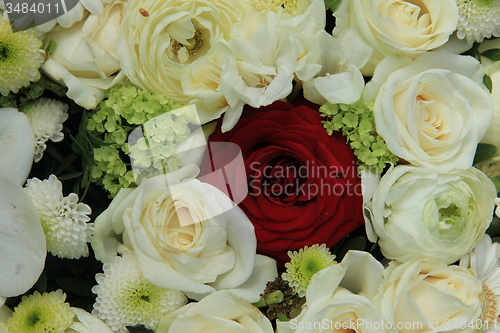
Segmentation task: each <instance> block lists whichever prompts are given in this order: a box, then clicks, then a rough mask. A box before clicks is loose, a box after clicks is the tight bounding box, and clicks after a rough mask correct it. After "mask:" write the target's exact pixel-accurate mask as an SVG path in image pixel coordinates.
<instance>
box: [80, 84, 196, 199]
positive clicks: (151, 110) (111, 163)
mask: <svg viewBox="0 0 500 333" xmlns="http://www.w3.org/2000/svg"><path fill="white" fill-rule="evenodd" d="M180 107H182V105H180V104H177V103H174V102H172V101H171V100H169V99H168V98H166V97H164V96H162V95H159V94H154V93H151V92H148V91H146V90H142V89H140V88H137V87H135V86H133V85H131V84H128V85H125V86H123V85H118V86H115V87H113V88H111V89H110V90H109V91H108V92H107V94H106V98H105V99H104V100H103V101H102V102H101V103H99V105H98V106H97V108H96V109H95V110H93V111H91V112H89V114H88V116H89V121H88V124H87V130H88V131H89V132H90V134H92V135H94V136H95V137H97V138H98V139H99V140H101V141H103V142H104V143H103V144H102V145H101V146H100V147H95V148H94V168H93V169H92V174H91V180H92V181H93V182H96V183H99V184H101V185H102V186H103V187H104V188H105V189H106V190H107V191H109V193H110V196H111V197H114V196H115V195H116V194H117V193H118V191H119V190H120V189H121V188H127V187H130V186H135V185H136V184H135V180H134V174H133V172H132V170H131V167H130V162H129V161H130V160H129V157H128V154H129V150H130V148H129V144H128V142H127V140H128V136H129V133H130V132H131V131H132V130H133V129H135V128H137V126H140V125H142V124H144V123H145V122H147V121H148V120H150V119H153V118H155V117H157V116H159V115H162V114H165V113H167V112H170V111H172V110H174V109H178V108H180ZM178 118H179V117H177V116H176V115H172V116H171V117H167V118H165V119H170V121H171V122H172V123H169V124H166V123H167V121H165V122H164V123H162V124H159V125H163V127H162V128H161V129H158V130H157V132H158V133H161V135H160V137H158V139H157V140H158V141H161V142H162V143H163V145H164V146H165V147H162V149H160V147H157V146H155V149H157V150H158V149H159V150H161V154H162V155H161V159H163V160H165V163H166V164H167V165H168V166H169V168H168V169H169V170H167V171H174V170H176V169H177V168H178V166H179V161H178V157H177V156H175V155H173V151H174V150H173V147H174V146H175V144H176V143H177V142H179V141H180V140H183V138H184V135H186V134H185V133H186V132H188V131H189V129H188V126H187V121H186V122H184V120H182V122H181V121H180V120H179V119H178ZM181 133H182V135H179V134H181ZM151 134H153V135H154V134H155V133H151ZM188 134H189V133H188ZM143 140H144V139H143ZM136 146H137V145H136ZM137 148H138V147H137ZM143 155H144V158H145V159H144V161H142V164H141V166H142V167H144V164H145V163H146V162H145V161H146V159H148V156H146V153H144V154H143ZM137 163H138V162H137V161H136V164H137ZM139 163H140V161H139Z"/></svg>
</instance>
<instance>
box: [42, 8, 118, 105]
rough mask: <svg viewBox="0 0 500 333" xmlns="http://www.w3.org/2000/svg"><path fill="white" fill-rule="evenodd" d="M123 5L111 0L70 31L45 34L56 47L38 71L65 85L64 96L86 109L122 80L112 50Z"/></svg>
mask: <svg viewBox="0 0 500 333" xmlns="http://www.w3.org/2000/svg"><path fill="white" fill-rule="evenodd" d="M126 5H127V1H126V0H113V1H111V2H110V3H108V4H106V5H105V6H104V8H103V10H102V13H101V14H100V15H94V14H90V15H88V16H87V18H86V19H85V20H83V21H81V22H79V23H77V24H75V25H73V26H72V27H71V28H68V29H63V30H61V29H58V30H54V31H52V32H50V33H49V34H48V36H49V37H50V38H51V39H53V40H54V42H56V43H57V47H56V48H55V50H54V51H53V52H52V53H51V55H50V56H49V58H48V59H47V60H46V61H45V63H44V64H42V66H41V68H42V70H43V71H44V72H45V73H46V74H47V75H48V76H50V77H51V78H52V79H54V80H56V81H58V82H59V83H61V84H63V85H65V86H67V87H68V92H67V95H68V97H69V98H71V99H73V100H74V101H75V102H76V103H77V104H78V105H80V106H83V107H85V108H87V109H93V108H95V107H96V106H97V104H98V103H99V102H100V101H101V100H102V99H103V98H104V93H105V91H106V90H107V89H109V88H111V87H112V86H114V85H116V84H118V83H121V82H122V81H123V79H124V78H125V74H124V73H122V72H121V71H120V59H119V57H118V53H117V50H116V47H117V40H118V32H119V30H120V24H121V21H122V19H123V16H124V15H125V10H126Z"/></svg>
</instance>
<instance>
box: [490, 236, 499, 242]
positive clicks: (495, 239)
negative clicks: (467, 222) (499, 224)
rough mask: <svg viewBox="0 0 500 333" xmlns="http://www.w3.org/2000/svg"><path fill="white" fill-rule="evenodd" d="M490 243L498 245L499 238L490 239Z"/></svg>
mask: <svg viewBox="0 0 500 333" xmlns="http://www.w3.org/2000/svg"><path fill="white" fill-rule="evenodd" d="M491 241H492V242H493V243H500V237H495V238H492V239H491Z"/></svg>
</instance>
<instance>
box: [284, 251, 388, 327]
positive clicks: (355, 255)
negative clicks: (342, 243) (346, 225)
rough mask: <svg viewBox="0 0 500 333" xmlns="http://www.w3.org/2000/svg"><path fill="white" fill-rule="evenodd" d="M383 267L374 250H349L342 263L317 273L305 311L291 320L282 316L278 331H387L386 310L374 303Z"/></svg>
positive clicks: (313, 278)
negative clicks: (384, 318)
mask: <svg viewBox="0 0 500 333" xmlns="http://www.w3.org/2000/svg"><path fill="white" fill-rule="evenodd" d="M383 270H384V267H383V266H382V264H381V263H380V262H378V261H377V260H376V259H375V258H373V257H372V256H371V254H369V253H367V252H362V251H349V252H348V253H347V254H346V256H345V257H344V259H343V260H342V262H341V263H339V264H336V265H332V266H330V267H327V268H325V269H323V270H321V271H319V272H317V273H316V274H314V276H313V277H312V279H311V282H310V283H309V286H308V287H307V291H306V303H305V304H304V305H303V306H302V312H301V313H300V315H299V316H298V317H296V318H293V319H292V320H291V321H287V322H282V321H279V320H278V321H277V332H278V333H292V332H294V333H299V332H300V333H302V332H313V331H314V332H320V329H322V330H321V332H323V331H325V332H326V331H328V332H330V331H331V332H342V331H348V330H353V331H356V332H359V333H363V332H379V333H383V332H386V330H385V329H384V327H385V326H384V325H385V323H383V319H382V314H381V312H380V310H379V309H378V308H377V307H376V306H375V305H374V304H373V303H372V299H373V298H374V297H375V296H376V295H377V293H378V291H379V286H380V284H381V283H382V271H383Z"/></svg>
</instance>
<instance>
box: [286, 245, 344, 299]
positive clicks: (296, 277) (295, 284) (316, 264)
mask: <svg viewBox="0 0 500 333" xmlns="http://www.w3.org/2000/svg"><path fill="white" fill-rule="evenodd" d="M288 256H289V257H290V262H289V263H288V262H287V263H286V264H285V267H286V272H285V273H283V275H282V278H283V280H285V281H287V282H288V285H289V286H290V287H291V288H293V289H294V291H295V292H296V293H297V294H298V295H299V296H300V297H304V296H305V295H306V289H307V286H309V282H310V281H311V279H312V277H313V275H314V274H316V273H317V272H319V271H320V270H322V269H324V268H327V267H329V266H331V265H334V264H336V263H337V262H336V261H335V260H334V259H335V255H332V254H331V253H330V251H329V249H327V248H326V244H322V245H321V246H320V245H319V244H314V245H313V246H311V247H307V246H306V247H304V248H303V249H300V250H299V252H297V251H294V252H293V253H292V251H288Z"/></svg>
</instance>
